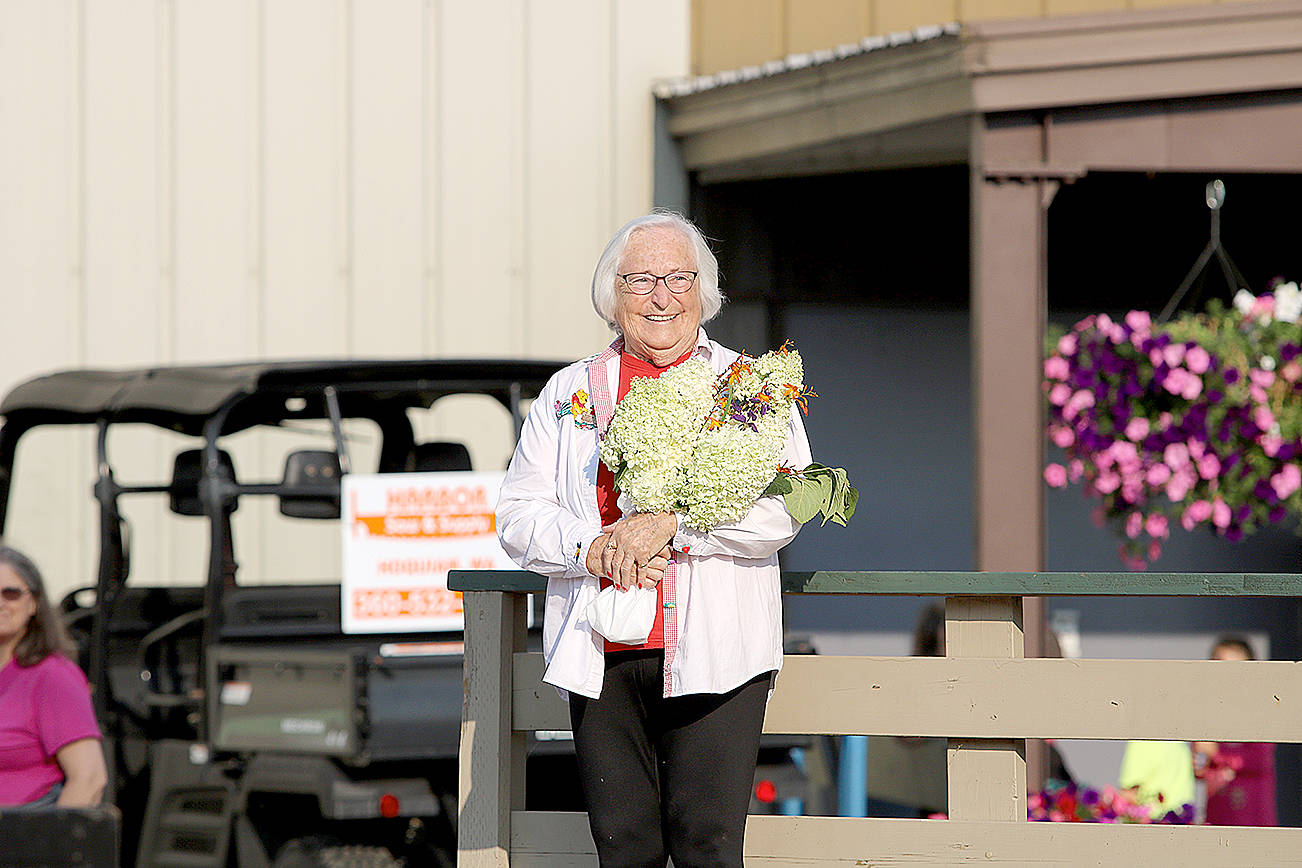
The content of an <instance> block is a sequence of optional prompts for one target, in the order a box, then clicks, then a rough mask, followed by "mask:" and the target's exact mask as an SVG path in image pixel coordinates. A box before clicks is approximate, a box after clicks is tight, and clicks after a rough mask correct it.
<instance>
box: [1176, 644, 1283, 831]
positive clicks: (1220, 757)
mask: <svg viewBox="0 0 1302 868" xmlns="http://www.w3.org/2000/svg"><path fill="white" fill-rule="evenodd" d="M1211 659H1213V660H1256V659H1257V655H1256V654H1254V653H1253V652H1252V646H1251V645H1249V644H1248V642H1247V640H1245V639H1242V638H1240V637H1238V636H1222V637H1221V638H1219V639H1217V640H1216V644H1214V645H1213V646H1212V654H1211ZM1193 749H1194V766H1195V768H1196V769H1197V770H1198V776H1199V777H1201V778H1202V779H1203V781H1204V783H1205V784H1206V785H1207V813H1206V822H1207V823H1209V824H1210V825H1213V826H1276V825H1278V824H1279V821H1278V818H1277V817H1276V813H1275V745H1273V744H1266V743H1263V742H1230V741H1223V742H1220V743H1219V744H1218V743H1217V742H1214V741H1199V742H1194V748H1193Z"/></svg>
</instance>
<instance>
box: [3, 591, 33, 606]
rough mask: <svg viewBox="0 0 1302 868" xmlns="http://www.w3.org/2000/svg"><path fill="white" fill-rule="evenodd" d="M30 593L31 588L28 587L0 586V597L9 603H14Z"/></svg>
mask: <svg viewBox="0 0 1302 868" xmlns="http://www.w3.org/2000/svg"><path fill="white" fill-rule="evenodd" d="M30 593H31V590H30V589H29V588H15V587H8V588H0V597H3V598H4V599H5V600H7V601H9V602H10V603H16V602H18V601H19V600H21V599H22V598H23V597H25V596H26V595H28V594H30Z"/></svg>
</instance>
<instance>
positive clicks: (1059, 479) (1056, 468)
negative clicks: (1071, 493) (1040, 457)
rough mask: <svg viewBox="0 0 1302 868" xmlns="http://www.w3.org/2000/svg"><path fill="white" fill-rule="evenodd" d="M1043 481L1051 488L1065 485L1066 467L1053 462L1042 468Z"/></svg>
mask: <svg viewBox="0 0 1302 868" xmlns="http://www.w3.org/2000/svg"><path fill="white" fill-rule="evenodd" d="M1044 481H1045V482H1047V483H1049V486H1050V487H1051V488H1063V487H1064V486H1066V485H1067V468H1066V467H1063V466H1062V465H1061V464H1058V463H1057V462H1054V463H1053V464H1050V465H1048V466H1047V467H1045V468H1044Z"/></svg>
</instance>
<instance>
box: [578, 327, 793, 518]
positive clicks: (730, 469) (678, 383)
mask: <svg viewBox="0 0 1302 868" xmlns="http://www.w3.org/2000/svg"><path fill="white" fill-rule="evenodd" d="M802 378H803V366H802V363H801V361H800V355H799V353H797V352H795V351H794V350H788V351H785V352H776V353H766V354H765V355H763V356H761V357H760V358H759V359H755V360H753V361H749V360H741V361H739V362H738V364H736V365H734V366H733V367H732V368H730V369H729V370H728V371H726V372H724V374H722V375H720V376H718V377H716V376H715V374H714V372H713V371H712V370H711V369H710V367H709V365H707V364H706V363H705V362H703V361H701V360H699V359H691V360H689V361H687V362H684V363H683V364H681V365H678V366H676V367H675V368H673V369H671V370H669V371H666V372H665V373H664V374H663V375H661V376H660V378H659V379H654V380H651V379H637V380H634V381H633V385H632V386H631V387H630V389H629V391H628V394H627V395H625V397H624V399H623V400H622V401H620V403H619V408H618V411H617V412H616V414H615V418H614V419H613V420H612V421H611V424H610V428H609V430H608V431H607V432H606V438H605V440H604V441H603V442H602V445H601V460H602V461H604V462H605V463H606V465H607V466H608V467H610V468H611V469H612V470H613V471H614V472H615V473H616V474H617V476H616V479H617V487H618V488H619V489H620V491H621V493H622V495H623V496H626V497H627V498H628V499H630V500H631V501H632V503H633V505H634V506H635V507H636V508H637V509H638V510H640V511H643V512H658V511H661V510H667V511H672V512H677V513H679V514H681V515H682V517H683V523H684V524H686V525H688V526H689V527H694V528H697V529H699V530H709V529H711V528H713V527H717V526H718V525H720V524H725V523H727V522H731V521H736V520H738V519H740V518H742V517H743V516H745V514H746V513H747V512H748V511H749V510H750V508H751V507H752V506H753V505H754V504H755V501H756V500H758V499H759V498H760V496H761V495H763V493H764V490H765V489H766V488H767V487H768V485H769V483H771V482H772V481H773V478H774V476H775V475H776V474H777V472H778V455H779V454H780V453H781V451H782V448H783V446H784V445H785V444H786V438H787V431H788V424H789V423H788V419H789V416H790V412H791V402H792V401H793V400H795V399H796V398H797V397H798V396H799V395H800V392H801V389H802V388H803V382H802ZM621 499H622V498H621Z"/></svg>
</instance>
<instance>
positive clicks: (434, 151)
mask: <svg viewBox="0 0 1302 868" xmlns="http://www.w3.org/2000/svg"><path fill="white" fill-rule="evenodd" d="M441 18H442V16H441V11H440V6H439V0H425V11H424V17H423V22H422V28H421V29H422V33H423V44H422V46H421V77H420V80H421V88H422V93H421V109H420V110H421V127H420V132H421V144H420V157H421V168H420V172H421V174H420V189H421V269H422V273H421V308H420V325H421V341H420V348H421V354H422V355H426V356H430V355H433V354H434V349H435V347H436V346H437V345H438V318H439V314H440V310H441V309H440V307H439V305H438V293H439V290H440V288H441V284H440V281H439V266H440V263H441V262H442V259H443V257H442V252H441V248H440V239H441V238H442V209H441V208H440V203H441V198H440V192H441V186H440V181H441V178H442V171H443V158H442V154H443V143H442V137H441V132H442V130H441V127H440V124H439V121H440V117H441V108H440V106H441V105H442V98H441V94H440V91H439V82H440V80H441V78H440V76H439V55H440V51H439V48H440V43H439V34H440V32H441Z"/></svg>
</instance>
